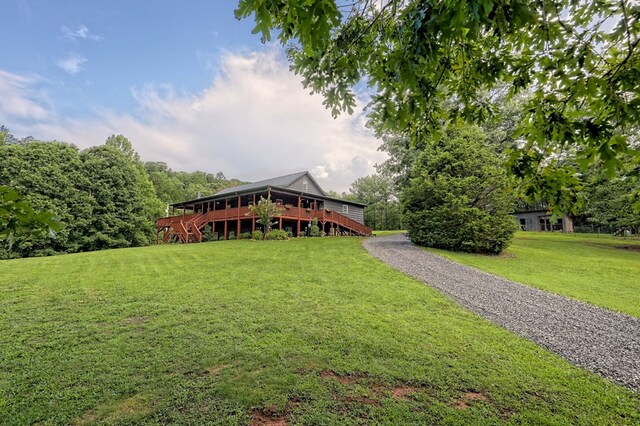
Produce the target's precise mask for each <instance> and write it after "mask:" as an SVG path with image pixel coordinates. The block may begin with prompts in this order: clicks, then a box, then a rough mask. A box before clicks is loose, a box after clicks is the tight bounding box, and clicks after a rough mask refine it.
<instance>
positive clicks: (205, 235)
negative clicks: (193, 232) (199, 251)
mask: <svg viewBox="0 0 640 426" xmlns="http://www.w3.org/2000/svg"><path fill="white" fill-rule="evenodd" d="M211 240H213V232H211V225H207V226H205V227H204V229H203V230H202V241H203V242H205V243H206V242H208V241H211Z"/></svg>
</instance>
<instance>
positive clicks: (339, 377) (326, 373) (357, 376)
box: [320, 370, 367, 385]
mask: <svg viewBox="0 0 640 426" xmlns="http://www.w3.org/2000/svg"><path fill="white" fill-rule="evenodd" d="M320 377H323V378H329V379H333V380H335V381H337V382H339V383H342V384H343V385H354V384H356V383H358V382H359V381H360V380H362V379H365V378H367V375H366V374H363V373H349V374H344V375H343V374H338V373H336V372H335V371H331V370H323V371H321V372H320Z"/></svg>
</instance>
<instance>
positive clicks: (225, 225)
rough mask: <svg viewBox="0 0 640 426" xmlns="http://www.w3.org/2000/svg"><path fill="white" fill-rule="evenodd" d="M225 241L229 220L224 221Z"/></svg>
mask: <svg viewBox="0 0 640 426" xmlns="http://www.w3.org/2000/svg"><path fill="white" fill-rule="evenodd" d="M224 239H225V240H226V239H227V219H225V220H224Z"/></svg>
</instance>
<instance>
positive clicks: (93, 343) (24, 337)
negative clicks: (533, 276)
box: [0, 238, 640, 425]
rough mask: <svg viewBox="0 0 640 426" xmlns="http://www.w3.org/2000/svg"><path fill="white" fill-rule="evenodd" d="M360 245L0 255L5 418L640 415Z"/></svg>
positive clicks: (592, 420)
mask: <svg viewBox="0 0 640 426" xmlns="http://www.w3.org/2000/svg"><path fill="white" fill-rule="evenodd" d="M361 242H362V240H361V239H358V238H324V239H304V240H292V241H283V242H279V241H273V242H271V241H265V242H253V241H228V242H216V243H204V244H192V245H169V246H156V247H148V248H139V249H123V250H111V251H104V252H95V253H84V254H77V255H66V256H57V257H49V258H38V259H22V260H10V261H2V262H0V312H1V315H2V316H1V321H0V423H6V424H32V423H39V424H94V423H97V424H100V423H107V424H157V423H165V424H166V423H176V424H206V423H209V424H279V425H285V424H289V425H291V424H322V425H325V424H372V423H377V424H482V425H486V424H501V423H512V424H554V425H557V424H567V425H568V424H571V425H574V424H598V425H605V424H637V423H638V422H640V414H639V410H640V398H639V397H638V394H635V393H633V392H631V391H629V390H627V389H625V388H622V387H620V386H617V385H614V384H611V383H610V382H608V381H606V380H604V379H602V378H600V377H599V376H596V375H595V374H592V373H589V372H587V371H584V370H581V369H578V368H576V367H573V366H571V365H570V364H568V363H567V362H565V361H563V360H561V359H560V358H558V357H557V356H555V355H553V354H551V353H549V352H547V351H545V350H543V349H541V348H539V347H537V346H536V345H534V344H533V343H531V342H529V341H527V340H524V339H521V338H518V337H515V336H514V335H513V334H511V333H509V332H507V331H505V330H504V329H502V328H499V327H497V326H494V325H492V324H490V323H489V322H487V321H485V320H483V319H481V318H480V317H478V316H476V315H474V314H472V313H470V312H468V311H466V310H464V309H462V308H460V307H458V306H457V305H455V304H454V303H453V302H451V301H450V300H448V299H446V298H445V297H443V296H441V295H439V294H438V293H436V292H435V291H434V290H432V289H431V288H429V287H427V286H425V285H423V284H421V283H419V282H417V281H415V280H413V279H411V278H409V277H407V276H405V275H403V274H400V273H398V272H396V271H395V270H393V269H391V268H390V267H388V266H386V265H384V264H382V263H381V262H379V261H377V260H375V259H373V258H372V257H371V256H369V255H368V253H367V252H366V251H365V250H364V249H363V248H362V245H361ZM269 422H271V423H269Z"/></svg>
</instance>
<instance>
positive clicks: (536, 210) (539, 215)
mask: <svg viewBox="0 0 640 426" xmlns="http://www.w3.org/2000/svg"><path fill="white" fill-rule="evenodd" d="M513 215H514V216H515V218H516V222H518V225H519V226H520V229H521V230H522V231H554V232H565V233H567V232H573V219H572V218H571V216H569V215H566V214H562V215H561V216H560V217H558V218H557V219H556V221H555V222H553V221H552V220H551V213H549V205H548V204H547V203H537V204H525V203H520V204H519V205H518V207H517V208H516V211H515V212H514V213H513Z"/></svg>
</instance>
